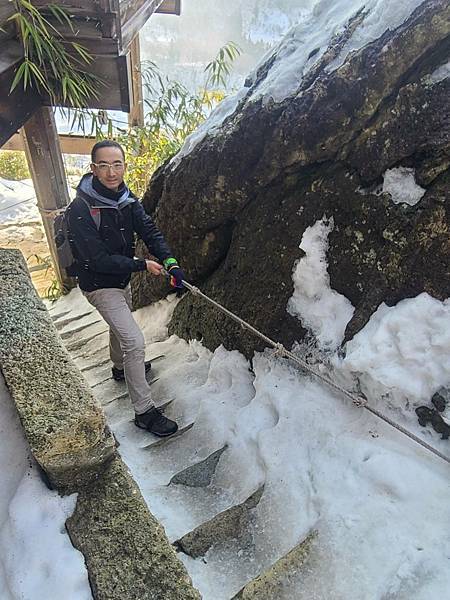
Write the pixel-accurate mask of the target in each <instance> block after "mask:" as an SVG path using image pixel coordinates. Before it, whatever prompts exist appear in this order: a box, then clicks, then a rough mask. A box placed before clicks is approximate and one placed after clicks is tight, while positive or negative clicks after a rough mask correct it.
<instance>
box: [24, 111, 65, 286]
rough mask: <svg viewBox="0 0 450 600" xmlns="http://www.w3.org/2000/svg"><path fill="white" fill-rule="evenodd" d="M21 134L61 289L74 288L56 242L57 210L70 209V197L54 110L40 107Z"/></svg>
mask: <svg viewBox="0 0 450 600" xmlns="http://www.w3.org/2000/svg"><path fill="white" fill-rule="evenodd" d="M22 135H23V140H24V145H25V154H26V157H27V161H28V167H29V169H30V172H31V176H32V178H33V183H34V189H35V191H36V197H37V205H38V208H39V210H40V213H41V216H42V222H43V224H44V230H45V234H46V236H47V242H48V247H49V249H50V254H51V257H52V261H53V266H54V268H55V273H56V277H57V279H58V281H59V283H60V284H61V285H62V286H64V287H66V288H67V289H71V288H73V287H75V280H74V279H73V278H72V277H68V276H67V274H66V272H65V270H64V269H62V268H61V267H60V266H59V264H58V255H57V252H56V246H55V242H54V239H53V235H54V233H53V219H54V217H55V213H54V211H57V210H58V209H60V208H64V207H65V206H67V205H68V204H69V202H70V198H69V192H68V189H67V181H66V173H65V169H64V163H63V160H62V154H61V148H60V145H59V139H58V132H57V129H56V123H55V118H54V116H53V111H52V109H51V108H48V107H45V106H43V107H41V108H39V109H38V110H37V111H36V112H35V113H34V114H33V116H32V117H31V118H30V119H28V121H27V122H26V123H25V125H24V126H23V128H22Z"/></svg>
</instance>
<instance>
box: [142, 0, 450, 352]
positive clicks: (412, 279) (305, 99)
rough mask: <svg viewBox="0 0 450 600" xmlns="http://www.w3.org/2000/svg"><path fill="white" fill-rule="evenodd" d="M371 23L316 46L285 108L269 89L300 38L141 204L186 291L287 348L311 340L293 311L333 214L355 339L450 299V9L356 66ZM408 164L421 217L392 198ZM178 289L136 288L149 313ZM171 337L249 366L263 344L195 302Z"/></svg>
mask: <svg viewBox="0 0 450 600" xmlns="http://www.w3.org/2000/svg"><path fill="white" fill-rule="evenodd" d="M370 16H371V14H370V11H369V12H368V13H367V12H366V13H364V12H361V11H360V12H359V13H356V14H355V15H354V16H353V18H351V19H350V20H349V21H348V22H347V27H346V28H345V30H342V31H341V33H340V34H339V35H335V36H334V37H333V38H332V39H331V42H330V43H329V44H327V46H328V47H327V48H322V47H319V48H313V49H312V51H311V52H310V58H309V59H308V60H307V64H306V66H305V67H304V69H303V77H302V78H300V77H298V82H297V84H296V89H295V91H292V90H291V91H290V92H289V94H288V95H287V97H285V98H283V97H281V98H280V97H276V101H275V100H273V99H272V98H271V95H270V93H269V92H267V93H263V92H261V91H260V90H261V89H263V88H264V87H265V88H266V89H267V90H270V89H271V78H273V73H274V72H276V70H277V69H278V71H280V69H282V65H283V60H288V59H289V52H288V51H287V50H286V48H289V44H290V45H291V46H293V45H295V36H294V37H291V38H288V39H287V42H286V44H285V46H284V47H282V48H281V49H279V50H278V52H277V53H275V54H274V55H273V56H272V57H271V58H269V59H268V60H267V61H266V63H265V64H263V65H262V66H261V67H260V68H259V69H258V71H257V73H256V74H255V75H254V76H253V78H252V79H250V80H249V81H248V85H249V87H248V90H246V91H243V92H241V93H240V94H239V96H238V99H239V102H236V104H237V106H236V108H235V110H234V112H232V113H231V114H230V115H228V116H227V118H225V120H224V121H223V123H221V124H220V125H217V124H216V125H215V126H214V127H213V128H212V129H211V130H210V131H209V132H207V133H206V135H204V136H203V137H200V138H199V141H198V143H197V144H196V145H195V147H194V148H193V149H192V150H191V151H190V152H188V153H183V152H182V154H185V155H184V156H182V157H181V158H180V159H179V160H177V159H176V160H175V161H173V162H172V164H167V165H165V166H164V167H162V168H161V169H160V170H159V172H157V173H156V174H155V176H154V177H153V179H152V181H151V184H150V186H149V189H148V191H147V194H146V195H145V197H144V205H145V208H146V210H147V211H148V212H149V213H152V214H154V216H155V218H156V221H157V223H158V225H159V226H160V228H161V229H162V231H163V232H164V233H165V235H166V237H167V239H168V241H169V242H170V244H171V246H172V247H173V249H174V251H175V253H176V255H177V257H178V258H179V261H180V262H181V264H182V265H183V267H184V268H185V270H186V273H187V274H188V277H189V279H190V280H191V281H192V282H194V283H195V284H196V285H198V286H199V287H201V289H202V290H203V291H204V292H205V293H207V294H208V295H210V296H212V297H213V298H215V299H216V300H218V301H219V302H221V303H223V304H224V305H225V306H227V307H228V308H229V309H230V310H232V311H234V312H236V313H238V314H239V315H240V316H241V317H243V318H244V319H246V320H248V321H250V322H251V323H252V324H253V325H255V326H256V327H257V328H258V329H260V330H262V331H263V332H265V333H266V334H268V335H270V336H271V337H273V338H275V339H277V340H279V341H282V342H283V343H285V344H288V345H290V344H292V342H293V341H294V340H296V339H297V340H298V339H301V338H302V336H304V334H305V329H304V328H303V327H302V325H301V322H300V321H299V320H298V319H297V318H294V317H292V316H290V315H289V314H288V313H287V311H286V307H287V303H288V300H289V298H290V297H291V296H292V293H293V282H292V271H293V268H294V265H295V263H296V261H297V260H298V259H299V258H301V257H302V255H303V252H302V250H300V249H299V243H300V241H301V239H302V235H303V233H304V232H305V230H306V229H307V228H308V227H310V226H312V225H314V223H315V222H316V221H318V220H320V219H322V218H323V217H324V216H325V217H327V218H328V219H330V218H331V217H333V222H334V228H333V231H332V232H331V233H330V236H329V240H328V241H329V248H328V253H327V261H328V273H329V275H330V285H331V287H332V288H333V289H334V290H336V291H337V292H339V293H341V294H344V295H345V296H346V297H347V298H348V299H349V300H350V301H351V303H352V304H353V306H354V307H355V311H354V314H353V317H352V319H351V320H350V322H349V323H348V325H347V329H346V339H349V338H351V337H352V336H353V335H354V334H355V333H356V332H357V331H359V330H360V329H361V328H362V327H363V326H364V325H365V323H366V322H367V321H368V319H369V317H370V315H371V314H372V313H373V312H374V310H375V309H376V308H377V306H378V305H379V304H380V303H381V302H383V301H384V302H386V303H387V304H393V303H396V302H398V301H399V300H401V299H403V298H406V297H410V296H415V295H417V294H419V293H421V292H423V291H426V292H428V293H429V294H431V295H432V296H434V297H436V298H438V299H440V300H442V299H444V298H446V297H448V296H450V275H449V268H448V265H449V264H450V232H449V228H450V219H449V202H448V200H447V198H446V194H448V184H449V171H448V166H449V162H450V160H449V148H450V142H449V130H450V124H449V100H448V99H449V97H450V94H449V92H450V89H449V88H450V85H449V79H448V65H447V66H445V65H446V63H447V61H448V60H449V54H450V35H449V32H450V6H449V5H448V3H447V2H445V1H444V0H429V1H426V2H424V3H422V4H421V5H420V6H418V8H417V9H416V10H414V11H413V12H412V14H410V15H409V16H408V15H406V17H407V18H406V19H403V20H402V22H401V23H400V24H399V25H398V26H397V27H396V28H393V30H392V31H391V30H387V31H385V33H383V34H382V35H381V37H379V36H378V37H377V38H376V39H372V41H370V40H369V43H366V44H365V45H363V47H361V48H359V49H357V50H355V51H354V52H350V53H347V54H345V49H346V48H347V47H350V48H351V47H352V43H354V42H353V37H354V36H355V35H356V34H358V35H359V37H361V35H362V34H361V32H363V31H364V26H365V23H366V20H367V19H369V18H370ZM391 26H392V25H391ZM298 43H299V42H298ZM353 47H354V45H353ZM283 56H284V58H282V57H283ZM314 61H315V62H314ZM291 68H292V67H291ZM286 71H287V69H286ZM291 79H292V77H291ZM291 83H292V82H291ZM272 95H274V94H272ZM274 96H276V94H275V95H274ZM192 145H193V144H192V142H191V146H192ZM398 167H405V168H409V169H414V171H410V173H412V172H414V174H415V179H416V182H417V184H418V185H420V186H421V187H422V188H423V189H424V190H425V193H424V195H423V197H422V198H421V199H420V200H419V201H418V202H417V203H416V204H414V205H408V204H405V203H404V202H400V203H394V202H393V198H392V197H391V194H390V193H388V192H387V191H384V192H383V190H382V184H383V177H384V175H385V173H386V171H387V170H388V169H393V168H398ZM385 189H387V188H385ZM166 291H167V289H166V288H165V287H164V286H162V285H161V284H160V282H158V281H156V280H152V279H150V278H148V277H144V276H141V275H139V276H138V277H136V279H135V280H134V296H135V302H136V304H137V305H139V306H142V305H144V304H148V303H149V302H151V301H153V300H156V299H158V298H160V297H161V296H162V295H164V294H165V293H166ZM171 327H172V331H173V332H175V333H177V334H178V335H181V336H183V337H186V338H192V337H202V338H203V341H204V343H205V344H206V345H207V346H208V347H210V348H215V347H217V346H218V345H219V344H221V343H224V344H225V346H227V347H234V348H238V349H240V350H242V351H244V352H245V353H246V354H247V355H250V354H251V353H252V351H253V349H254V348H255V347H256V348H260V347H261V346H260V345H259V344H258V342H257V340H255V338H253V337H252V338H250V337H249V336H248V335H247V334H245V333H244V332H243V331H242V330H241V328H240V327H239V326H237V325H236V324H235V323H233V322H232V321H230V320H229V319H228V318H227V317H226V316H223V315H222V314H221V313H219V312H217V310H216V309H214V308H212V307H210V306H209V305H206V304H205V303H204V302H203V301H202V300H197V299H195V298H194V297H192V296H191V295H187V296H185V297H184V298H183V300H182V301H181V302H180V304H179V305H178V307H177V309H176V311H175V313H174V318H173V321H172V325H171Z"/></svg>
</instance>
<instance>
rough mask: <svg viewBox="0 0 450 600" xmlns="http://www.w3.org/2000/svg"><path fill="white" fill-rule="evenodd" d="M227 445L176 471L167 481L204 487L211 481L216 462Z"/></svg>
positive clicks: (173, 483)
mask: <svg viewBox="0 0 450 600" xmlns="http://www.w3.org/2000/svg"><path fill="white" fill-rule="evenodd" d="M226 448H227V446H222V448H219V449H218V450H216V451H215V452H212V453H211V454H210V455H209V456H207V457H206V458H205V459H203V460H201V461H200V462H197V463H195V464H193V465H191V466H190V467H187V468H186V469H183V471H180V472H179V473H176V474H175V475H174V476H173V477H172V479H171V480H170V481H169V485H187V486H189V487H206V486H207V485H209V484H210V483H211V480H212V477H213V475H214V473H215V471H216V467H217V463H218V462H219V460H220V457H221V456H222V454H223V452H225V450H226Z"/></svg>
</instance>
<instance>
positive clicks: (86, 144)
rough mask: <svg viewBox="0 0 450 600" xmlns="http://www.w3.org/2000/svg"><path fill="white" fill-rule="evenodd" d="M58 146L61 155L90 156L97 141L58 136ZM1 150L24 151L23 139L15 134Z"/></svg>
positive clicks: (78, 136)
mask: <svg viewBox="0 0 450 600" xmlns="http://www.w3.org/2000/svg"><path fill="white" fill-rule="evenodd" d="M58 137H59V146H60V148H61V151H62V153H63V154H90V153H91V149H92V146H93V145H94V144H95V142H96V141H97V140H96V138H95V137H91V136H82V135H68V134H64V133H62V134H59V136H58ZM1 150H16V151H25V144H24V142H23V137H22V136H21V135H20V134H19V133H15V134H14V135H13V136H12V137H10V138H9V140H8V141H7V142H6V143H5V144H3V146H2V147H1V148H0V151H1Z"/></svg>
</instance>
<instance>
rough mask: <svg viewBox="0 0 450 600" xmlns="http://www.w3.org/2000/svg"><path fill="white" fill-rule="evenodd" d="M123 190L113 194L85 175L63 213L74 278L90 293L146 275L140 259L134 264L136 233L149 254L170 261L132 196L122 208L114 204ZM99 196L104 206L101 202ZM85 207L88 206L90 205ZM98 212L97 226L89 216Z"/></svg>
mask: <svg viewBox="0 0 450 600" xmlns="http://www.w3.org/2000/svg"><path fill="white" fill-rule="evenodd" d="M124 190H126V191H127V192H128V190H127V188H126V186H124V185H123V186H122V187H121V188H120V189H119V192H111V190H108V189H107V188H105V187H104V186H103V185H102V184H101V183H100V182H99V181H98V180H97V179H96V178H93V177H92V175H85V176H84V177H83V179H82V180H81V182H80V185H79V186H78V188H77V195H76V197H75V199H74V200H73V201H72V202H71V204H70V205H69V207H68V208H67V213H66V214H67V219H68V227H69V232H70V241H71V247H72V252H73V255H74V257H75V261H76V262H75V272H72V273H71V274H75V275H76V276H77V277H78V282H79V285H80V288H81V289H82V290H84V291H86V292H92V291H94V290H98V289H100V288H122V289H123V288H125V287H126V286H127V285H128V283H129V282H130V279H131V273H133V272H136V271H145V269H146V263H145V260H143V259H135V258H134V251H135V233H137V234H138V236H139V237H140V238H141V239H142V240H143V241H144V243H145V245H146V246H147V248H148V249H149V251H150V253H151V254H152V255H154V256H156V257H157V258H158V259H159V260H161V261H163V260H165V259H166V258H169V257H171V256H172V252H171V250H170V249H169V247H168V246H167V244H166V242H165V240H164V237H163V235H162V233H161V232H160V231H159V229H158V228H157V227H156V225H155V224H154V223H153V221H152V219H151V218H150V216H149V215H147V213H146V212H145V211H144V208H143V206H142V204H141V203H140V202H139V201H138V200H137V198H136V197H135V196H133V195H132V194H131V193H128V194H125V195H126V196H128V198H127V200H126V201H125V203H120V202H119V203H118V202H117V200H114V196H116V197H119V196H121V195H122V198H123V195H124V194H123V192H124ZM102 196H103V201H102ZM86 201H87V203H88V204H86ZM88 205H89V206H88ZM91 211H100V215H101V218H100V227H99V228H98V229H97V226H96V224H95V222H94V220H93V218H92V217H91V214H90V213H91Z"/></svg>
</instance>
